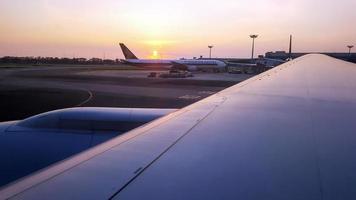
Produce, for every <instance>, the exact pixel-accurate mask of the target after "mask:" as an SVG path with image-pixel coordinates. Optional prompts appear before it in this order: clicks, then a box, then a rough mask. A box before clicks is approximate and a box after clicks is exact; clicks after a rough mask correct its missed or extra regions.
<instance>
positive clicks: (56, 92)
mask: <svg viewBox="0 0 356 200" xmlns="http://www.w3.org/2000/svg"><path fill="white" fill-rule="evenodd" d="M126 68H127V67H126V66H75V65H73V66H68V65H65V66H64V65H63V66H62V65H55V66H20V67H15V68H14V67H4V66H1V67H0V109H1V113H0V121H9V120H18V119H23V118H26V117H28V116H32V115H34V114H38V113H42V112H46V111H50V110H54V109H60V108H67V107H78V106H81V107H141V108H142V107H146V108H181V107H184V106H187V105H189V104H191V103H193V102H196V101H198V100H200V99H202V98H205V97H207V96H209V95H212V94H214V93H216V92H218V91H220V90H222V89H224V88H227V87H229V86H231V85H234V84H236V83H238V82H240V81H243V80H245V79H247V78H249V77H251V75H240V74H226V73H218V74H211V73H196V74H194V75H195V76H194V77H193V78H187V79H162V78H147V74H148V73H149V72H150V71H147V70H126ZM123 69H125V70H123Z"/></svg>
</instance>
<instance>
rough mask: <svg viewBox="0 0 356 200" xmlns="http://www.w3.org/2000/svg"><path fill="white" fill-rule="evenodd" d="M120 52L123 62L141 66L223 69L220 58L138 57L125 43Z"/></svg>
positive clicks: (192, 69) (223, 65) (121, 45)
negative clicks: (174, 58)
mask: <svg viewBox="0 0 356 200" xmlns="http://www.w3.org/2000/svg"><path fill="white" fill-rule="evenodd" d="M120 47H121V50H122V53H123V54H124V56H125V60H121V61H122V62H123V63H126V64H129V65H134V66H142V67H149V68H157V67H158V68H164V69H179V70H188V71H198V70H214V71H223V70H225V67H226V63H224V62H223V61H220V60H214V59H181V60H164V59H139V58H137V56H135V54H133V53H132V52H131V51H130V49H128V48H127V47H126V45H125V44H123V43H120Z"/></svg>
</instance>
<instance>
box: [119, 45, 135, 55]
mask: <svg viewBox="0 0 356 200" xmlns="http://www.w3.org/2000/svg"><path fill="white" fill-rule="evenodd" d="M120 47H121V50H122V53H123V54H124V56H125V59H138V58H137V57H136V56H135V54H133V53H132V52H131V51H130V49H129V48H127V47H126V45H125V44H123V43H120Z"/></svg>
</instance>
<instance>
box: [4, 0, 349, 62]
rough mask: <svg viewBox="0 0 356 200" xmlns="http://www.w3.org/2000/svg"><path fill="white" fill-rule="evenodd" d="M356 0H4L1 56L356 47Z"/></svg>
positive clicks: (236, 53) (231, 53)
mask: <svg viewBox="0 0 356 200" xmlns="http://www.w3.org/2000/svg"><path fill="white" fill-rule="evenodd" d="M354 8H356V1H354V0H338V1H334V0H220V1H210V0H205V1H203V0H195V1H189V0H179V1H178V0H176V1H173V0H155V1H139V0H130V1H123V0H101V1H98V0H97V1H94V0H76V1H70V0H1V1H0V13H1V17H0V27H1V32H0V56H5V55H17V56H58V57H72V56H75V57H104V56H105V57H106V58H122V57H123V56H122V54H121V51H120V48H119V46H118V43H119V42H124V43H125V44H126V45H127V46H128V47H129V48H130V49H131V50H132V51H133V52H135V54H137V56H138V57H142V58H148V57H152V56H153V52H154V51H156V52H157V56H156V57H158V58H181V57H186V58H191V57H193V56H199V55H203V56H207V55H208V53H209V51H208V48H207V46H208V45H209V44H213V45H214V48H213V57H248V56H249V55H250V48H251V47H250V46H251V40H250V39H249V37H248V35H249V34H251V33H256V34H259V35H260V36H259V38H258V39H257V40H256V51H257V53H258V54H263V53H265V52H266V51H274V50H287V48H288V37H289V34H290V33H291V34H293V35H294V38H295V39H294V49H295V51H338V52H341V51H346V45H347V44H356V26H355V25H354V22H355V21H356V12H354Z"/></svg>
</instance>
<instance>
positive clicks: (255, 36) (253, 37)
mask: <svg viewBox="0 0 356 200" xmlns="http://www.w3.org/2000/svg"><path fill="white" fill-rule="evenodd" d="M257 37H258V35H250V38H252V55H251V61H253V54H254V51H255V39H256V38H257Z"/></svg>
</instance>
